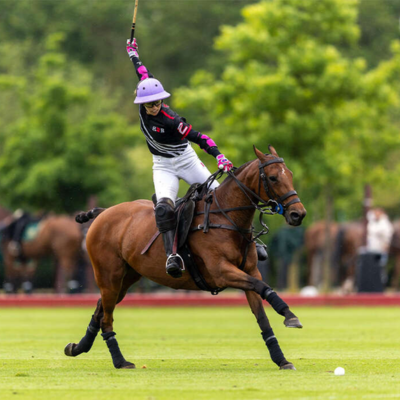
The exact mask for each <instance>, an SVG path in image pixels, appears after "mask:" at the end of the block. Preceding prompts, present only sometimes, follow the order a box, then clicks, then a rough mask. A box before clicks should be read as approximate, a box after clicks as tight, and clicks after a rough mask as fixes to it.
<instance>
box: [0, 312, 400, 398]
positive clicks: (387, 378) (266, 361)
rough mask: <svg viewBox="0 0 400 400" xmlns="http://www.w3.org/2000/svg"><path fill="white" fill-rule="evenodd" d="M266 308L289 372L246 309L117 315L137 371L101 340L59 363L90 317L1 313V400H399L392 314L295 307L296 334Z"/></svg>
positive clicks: (399, 356)
mask: <svg viewBox="0 0 400 400" xmlns="http://www.w3.org/2000/svg"><path fill="white" fill-rule="evenodd" d="M266 310H267V313H268V315H269V317H270V320H271V324H272V326H273V328H274V331H275V334H276V336H277V338H278V340H279V343H280V345H281V347H282V350H283V352H284V354H285V356H286V358H287V359H288V360H289V361H292V362H293V363H294V365H295V366H296V368H297V371H279V369H278V368H277V366H276V365H275V364H274V363H272V361H271V360H270V357H269V354H268V350H267V348H266V346H265V344H264V342H263V340H262V338H261V335H260V332H259V328H258V325H257V323H256V321H255V318H254V316H253V315H252V314H251V312H250V309H248V308H244V307H240V308H173V309H169V308H145V309H127V308H120V309H118V308H117V309H116V312H115V314H114V318H115V322H114V330H115V331H116V332H117V339H118V342H119V344H120V347H121V350H122V353H123V354H124V356H125V358H126V359H127V360H129V361H131V362H134V363H135V364H136V367H137V369H136V370H116V369H114V367H113V365H112V361H111V357H110V355H109V352H108V349H107V347H106V345H105V343H103V341H102V338H101V336H100V335H99V337H98V338H97V340H96V342H95V344H94V346H93V348H92V350H91V352H90V353H88V354H82V355H80V356H79V357H77V358H69V357H66V356H65V355H64V352H63V349H64V347H65V345H66V344H67V343H69V342H77V341H79V339H80V338H81V337H82V336H83V334H84V332H85V330H86V327H87V324H88V323H89V320H90V316H91V314H92V312H93V309H65V308H60V309H27V308H26V309H23V308H22V309H3V310H0V320H1V327H2V329H1V333H2V335H1V340H0V366H1V368H0V398H1V399H2V400H4V399H58V400H61V399H85V400H88V399H98V398H99V397H100V398H106V397H110V398H111V399H112V400H119V399H138V400H141V399H143V400H164V399H182V400H186V399H210V400H212V399H218V400H220V399H225V398H226V399H234V400H235V399H238V400H239V399H289V398H295V399H385V398H387V399H392V398H400V346H399V339H398V337H399V332H400V318H399V317H400V309H399V308H388V309H384V308H298V309H296V310H294V311H295V312H296V314H297V315H298V316H299V318H300V320H301V321H302V323H303V324H304V329H302V330H299V329H288V328H285V327H284V326H283V324H282V322H283V318H282V317H281V316H279V315H276V314H275V313H274V311H273V310H271V309H270V308H269V307H267V308H266ZM338 366H341V367H344V368H345V370H346V375H345V376H334V375H333V370H334V369H335V368H336V367H338Z"/></svg>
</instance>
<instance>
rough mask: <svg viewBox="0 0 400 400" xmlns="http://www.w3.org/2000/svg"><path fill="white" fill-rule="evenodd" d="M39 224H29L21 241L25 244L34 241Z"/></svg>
mask: <svg viewBox="0 0 400 400" xmlns="http://www.w3.org/2000/svg"><path fill="white" fill-rule="evenodd" d="M39 224H40V222H30V223H29V224H28V225H27V226H26V227H25V229H24V234H23V236H22V240H23V241H25V242H29V241H31V240H34V239H36V237H37V235H38V233H39Z"/></svg>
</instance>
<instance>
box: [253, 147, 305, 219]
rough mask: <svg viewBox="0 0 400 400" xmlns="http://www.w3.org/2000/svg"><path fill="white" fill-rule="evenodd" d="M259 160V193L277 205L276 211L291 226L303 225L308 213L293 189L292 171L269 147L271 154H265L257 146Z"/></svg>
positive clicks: (255, 149)
mask: <svg viewBox="0 0 400 400" xmlns="http://www.w3.org/2000/svg"><path fill="white" fill-rule="evenodd" d="M253 147H254V152H255V154H256V156H257V158H258V169H259V179H258V183H257V185H258V192H259V195H260V197H261V198H266V200H267V201H268V200H273V201H275V202H276V203H277V207H276V210H277V211H278V213H279V214H282V215H283V216H284V217H285V219H286V222H287V223H288V224H289V225H293V226H298V225H300V224H301V222H302V220H303V218H304V217H305V216H306V214H307V211H306V209H305V208H304V206H303V204H302V203H301V201H300V199H299V197H298V196H297V192H296V191H295V190H294V187H293V173H292V171H290V170H289V169H288V168H287V167H286V164H285V162H284V160H283V158H280V157H279V155H278V153H277V152H276V150H275V149H274V148H273V147H272V146H268V149H269V151H270V154H264V153H262V152H261V151H260V150H258V149H257V148H256V147H255V146H253Z"/></svg>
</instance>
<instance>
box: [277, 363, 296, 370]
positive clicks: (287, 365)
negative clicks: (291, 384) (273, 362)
mask: <svg viewBox="0 0 400 400" xmlns="http://www.w3.org/2000/svg"><path fill="white" fill-rule="evenodd" d="M279 369H291V370H293V371H296V368H295V367H294V365H293V364H292V363H291V362H290V363H287V364H285V365H282V366H281V367H280V368H279Z"/></svg>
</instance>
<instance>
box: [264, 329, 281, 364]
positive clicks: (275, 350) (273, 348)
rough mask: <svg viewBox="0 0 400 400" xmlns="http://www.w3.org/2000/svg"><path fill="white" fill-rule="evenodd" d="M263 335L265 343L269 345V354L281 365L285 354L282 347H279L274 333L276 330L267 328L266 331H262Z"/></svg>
mask: <svg viewBox="0 0 400 400" xmlns="http://www.w3.org/2000/svg"><path fill="white" fill-rule="evenodd" d="M261 335H262V337H263V339H264V342H265V344H266V345H267V347H268V350H269V354H270V356H271V359H272V361H273V362H274V363H275V364H276V365H277V366H278V367H280V366H281V363H282V361H284V360H285V356H284V355H283V353H282V350H281V348H280V347H279V343H278V340H277V339H276V337H275V335H274V331H273V330H272V328H270V329H268V330H266V331H265V332H261Z"/></svg>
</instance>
